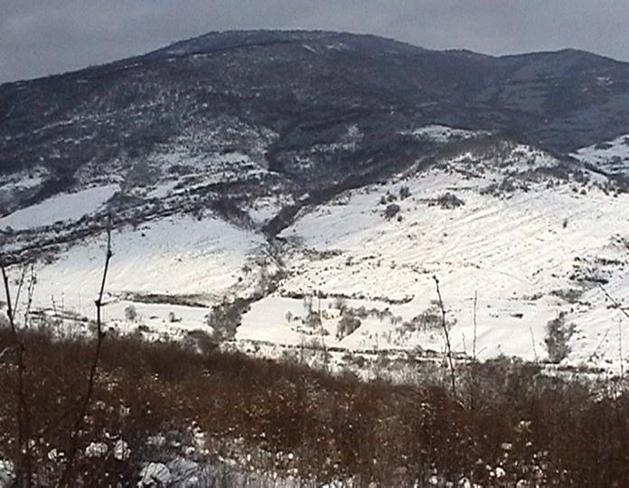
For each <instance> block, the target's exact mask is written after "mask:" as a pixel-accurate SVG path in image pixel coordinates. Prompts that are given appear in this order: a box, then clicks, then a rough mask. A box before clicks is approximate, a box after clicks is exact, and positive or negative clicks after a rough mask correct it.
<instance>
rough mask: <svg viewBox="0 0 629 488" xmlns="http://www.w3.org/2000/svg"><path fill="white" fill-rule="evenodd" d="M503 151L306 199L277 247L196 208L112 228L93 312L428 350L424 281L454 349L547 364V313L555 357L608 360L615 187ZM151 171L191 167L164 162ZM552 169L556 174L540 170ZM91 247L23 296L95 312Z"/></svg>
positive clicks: (16, 217)
mask: <svg viewBox="0 0 629 488" xmlns="http://www.w3.org/2000/svg"><path fill="white" fill-rule="evenodd" d="M422 130H423V132H422V131H420V132H418V133H417V135H418V136H422V137H423V136H426V137H431V138H436V139H438V140H442V139H444V138H445V139H448V138H451V137H458V138H468V137H473V135H474V134H473V133H467V132H465V131H463V132H462V131H458V130H455V129H449V128H445V127H441V126H429V127H427V128H423V129H422ZM415 132H417V131H415ZM445 139H444V140H445ZM505 147H507V149H508V150H502V152H500V151H499V152H498V153H491V155H490V156H479V155H477V154H473V153H472V152H465V153H464V154H460V155H459V156H456V157H451V159H448V160H445V161H441V162H440V163H439V164H436V165H435V166H434V167H432V168H431V169H430V170H423V171H416V170H410V171H407V172H405V173H404V174H403V175H400V176H398V177H396V178H393V179H391V180H390V181H387V182H384V183H381V184H376V185H371V186H367V187H363V188H360V189H357V190H352V191H348V192H345V193H343V194H341V195H339V196H338V197H337V198H335V199H334V200H333V201H330V202H328V203H327V204H324V205H319V206H317V207H314V208H309V207H308V208H304V209H302V211H301V212H300V214H298V217H297V219H296V221H295V222H294V223H293V225H291V226H290V227H288V228H286V229H284V231H283V232H282V233H281V234H280V235H279V236H278V237H279V239H280V241H281V242H282V244H281V245H280V246H279V247H278V246H277V245H276V244H274V243H270V242H269V241H267V239H266V237H265V236H263V235H262V233H261V232H260V231H259V230H256V229H245V228H243V227H239V226H237V225H236V224H232V223H229V222H227V221H225V220H223V218H221V217H219V216H218V215H215V214H210V213H209V212H206V213H205V214H204V216H202V217H201V216H200V215H196V216H195V217H193V216H191V215H177V214H174V215H171V216H169V217H160V218H154V219H153V220H149V221H147V222H144V223H142V224H139V225H136V226H132V225H125V226H123V227H121V228H118V229H116V230H115V231H114V233H113V236H112V240H113V251H114V256H113V259H112V261H111V268H110V271H109V275H108V282H107V307H106V308H105V318H106V320H107V321H108V322H109V325H111V326H115V327H118V328H119V329H120V330H121V331H123V332H133V331H135V330H137V329H141V330H142V332H143V333H145V334H147V335H149V336H152V337H159V336H162V335H168V336H171V337H184V336H185V335H186V334H187V333H188V332H189V331H191V330H195V329H204V330H210V329H209V328H208V326H207V325H206V315H207V313H208V312H209V307H211V306H212V305H215V304H217V303H219V302H221V301H222V300H223V298H224V297H232V298H233V297H241V298H245V299H251V300H253V301H252V303H251V306H250V308H249V310H248V311H247V312H246V313H244V315H243V317H242V325H241V326H240V327H239V329H238V332H237V335H236V338H235V339H236V344H237V345H239V346H238V347H242V348H243V349H247V348H249V347H250V346H251V344H256V343H258V344H264V345H265V346H264V347H266V346H268V345H276V346H277V347H278V348H280V349H281V348H282V347H289V348H295V347H303V346H313V347H321V346H324V347H330V348H334V349H335V350H342V351H343V350H347V351H354V352H360V351H383V350H391V351H413V352H419V353H422V354H440V353H442V352H443V351H444V347H445V345H444V335H443V331H442V329H441V327H440V310H439V308H438V305H437V303H436V300H437V291H436V284H435V280H434V277H437V278H438V280H439V284H440V291H441V293H442V296H443V302H444V306H445V308H446V310H447V314H446V317H447V323H448V327H449V330H450V336H451V340H452V346H453V348H454V350H455V351H456V352H458V353H465V354H467V355H474V354H475V355H477V356H478V357H480V358H490V357H495V356H498V355H501V354H504V355H509V356H510V355H515V356H519V357H522V358H525V359H528V360H545V359H546V358H547V357H548V347H547V344H546V341H545V340H546V338H547V336H548V324H549V323H551V322H553V321H554V323H555V325H556V326H557V327H559V328H560V329H561V330H562V331H563V333H565V335H566V337H567V338H568V344H569V346H570V351H569V353H568V355H567V358H565V359H563V364H573V365H588V366H605V367H609V368H611V369H615V370H618V369H619V367H620V361H621V358H625V357H628V356H629V340H625V341H624V342H623V341H622V337H621V334H622V324H623V322H622V321H623V319H624V318H625V317H624V316H623V315H622V313H621V311H620V310H619V309H618V308H617V307H616V306H615V305H614V304H613V303H612V302H611V300H610V299H609V297H610V296H611V297H613V298H614V299H615V300H618V301H619V302H621V303H622V304H623V306H625V304H626V300H627V297H628V296H629V273H628V266H629V216H628V214H627V212H626V209H627V208H629V195H628V194H626V193H614V192H610V191H609V188H607V187H605V185H604V184H601V178H603V177H602V176H601V175H598V174H596V173H593V172H587V171H586V172H585V177H581V178H579V179H570V178H566V177H565V174H564V175H563V176H561V175H560V173H561V171H559V170H558V164H559V162H558V161H557V160H555V159H554V158H552V157H551V156H549V155H547V154H545V153H543V152H541V151H538V150H535V149H532V148H530V147H527V146H523V145H513V144H512V145H507V146H505ZM502 149H504V147H503V148H502ZM466 151H467V150H466ZM230 158H231V159H233V161H232V160H230ZM234 158H235V159H234ZM236 159H237V161H236ZM245 159H246V158H244V159H243V157H241V155H237V154H231V155H228V156H225V158H224V162H225V164H226V165H227V166H229V164H236V166H238V167H239V168H240V165H241V164H250V161H249V160H247V161H245ZM163 164H171V165H173V166H177V167H179V166H182V165H187V166H189V167H191V168H192V167H194V168H196V169H199V168H197V166H199V165H201V166H202V165H203V164H205V163H203V164H202V163H201V162H200V161H199V160H191V161H184V160H182V159H181V157H180V155H172V156H170V160H169V161H165V162H163ZM258 168H259V167H258ZM549 168H550V169H552V170H553V171H555V170H557V171H558V173H557V175H554V173H553V172H552V171H551V172H550V174H549V173H543V175H542V173H539V172H538V170H540V169H549ZM196 169H195V172H196ZM220 171H222V170H220ZM220 171H219V172H220ZM540 175H542V176H540ZM222 176H225V175H224V174H223V175H222ZM212 177H213V176H212ZM177 181H178V180H177V179H176V178H174V177H173V178H172V181H169V180H168V181H167V180H164V179H161V180H159V182H158V183H157V184H155V185H153V186H150V185H149V186H148V187H147V188H146V189H145V196H146V192H148V196H149V197H150V198H163V197H166V196H169V195H171V196H172V195H173V194H174V193H175V192H176V191H177V190H175V186H176V184H177ZM118 189H119V187H118V186H117V185H108V186H104V187H97V188H90V189H87V190H84V191H82V192H79V193H75V194H67V195H66V194H62V195H58V196H56V197H52V198H50V199H48V200H46V201H44V202H42V203H41V204H38V205H35V206H32V207H28V208H25V209H22V210H19V211H17V212H14V213H13V214H11V215H8V216H6V217H4V218H3V219H0V225H5V226H6V225H11V226H14V227H15V228H16V229H20V228H23V227H24V228H28V227H37V226H40V225H44V224H46V223H52V222H56V221H58V220H65V221H72V220H73V219H78V218H81V217H82V216H83V215H86V214H90V213H92V212H95V211H97V210H98V209H99V208H101V207H102V205H103V204H104V202H106V201H107V200H108V199H109V198H110V197H111V196H112V195H113V194H114V193H115V192H116V191H118ZM178 198H185V195H183V194H182V195H180V196H179V197H178ZM289 203H292V200H291V198H289V197H287V196H286V195H278V196H277V197H274V196H270V197H266V196H263V197H261V198H258V199H257V200H255V199H254V200H252V202H251V205H250V206H249V207H246V208H244V210H245V211H247V212H249V214H250V217H251V220H252V221H253V222H255V223H257V224H258V225H261V224H262V223H264V222H266V221H268V219H270V218H271V217H272V216H273V215H275V214H276V213H277V212H278V211H279V210H280V209H281V206H282V205H285V204H289ZM104 251H105V235H104V234H100V235H92V236H91V237H89V238H88V239H87V240H85V242H76V241H73V242H72V243H70V244H68V245H67V246H66V248H65V251H64V252H62V253H61V254H60V255H58V256H56V258H55V259H54V260H52V261H51V260H48V262H40V263H38V265H37V266H36V273H37V278H38V283H37V286H36V289H35V296H34V304H35V306H36V307H38V308H44V309H48V310H53V311H55V310H56V311H58V310H63V311H65V312H68V313H70V314H76V315H77V316H79V317H81V316H84V317H92V316H93V313H94V305H93V300H94V298H95V296H96V293H97V290H98V286H99V284H100V276H101V273H102V266H103V262H104ZM278 270H281V271H282V272H283V274H282V275H281V279H278V281H277V282H276V285H277V287H271V288H272V289H274V290H275V291H273V293H271V294H270V295H269V294H266V296H264V297H262V298H261V299H260V297H259V293H260V289H261V288H260V283H261V282H264V281H265V280H267V281H268V278H269V275H272V274H274V273H275V272H276V271H278ZM278 276H279V275H278ZM254 291H255V293H254ZM254 296H255V299H252V297H254ZM130 305H133V307H134V308H135V312H136V313H135V314H134V315H135V316H134V317H133V319H130V318H129V317H128V313H127V309H128V307H129V306H130ZM347 324H351V326H348V325H347ZM619 324H620V325H619Z"/></svg>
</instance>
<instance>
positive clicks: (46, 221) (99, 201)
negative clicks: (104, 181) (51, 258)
mask: <svg viewBox="0 0 629 488" xmlns="http://www.w3.org/2000/svg"><path fill="white" fill-rule="evenodd" d="M29 184H30V183H29ZM119 189H120V187H119V186H118V185H105V186H97V187H94V188H88V189H86V190H82V191H79V192H76V193H60V194H58V195H55V196H53V197H50V198H48V199H46V200H44V201H42V202H40V203H38V204H36V205H32V206H30V207H26V208H24V209H21V210H17V211H16V212H13V213H11V214H9V215H6V216H4V217H2V218H0V229H1V228H3V227H5V228H6V227H11V228H13V229H14V230H21V229H32V228H35V227H42V226H47V225H52V224H54V223H55V222H71V221H74V220H78V219H80V218H81V217H83V216H84V215H89V214H91V213H94V212H95V211H97V210H98V209H99V208H101V207H102V205H103V204H104V203H105V202H107V200H109V199H110V198H111V197H112V196H113V195H114V194H115V193H116V192H117V191H118V190H119Z"/></svg>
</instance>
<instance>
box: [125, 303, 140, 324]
mask: <svg viewBox="0 0 629 488" xmlns="http://www.w3.org/2000/svg"><path fill="white" fill-rule="evenodd" d="M124 318H125V319H126V320H127V321H129V322H135V321H136V320H137V318H138V311H137V310H136V309H135V305H133V304H131V305H128V306H127V307H126V308H125V309H124Z"/></svg>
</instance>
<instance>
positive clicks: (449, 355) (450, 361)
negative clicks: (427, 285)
mask: <svg viewBox="0 0 629 488" xmlns="http://www.w3.org/2000/svg"><path fill="white" fill-rule="evenodd" d="M432 278H433V280H435V287H436V288H437V297H438V298H439V309H440V310H441V328H442V329H443V335H444V337H445V340H446V356H447V358H448V365H449V366H450V382H451V387H452V394H453V395H454V396H455V397H456V371H455V369H454V360H453V358H452V344H451V343H450V332H449V331H448V324H447V321H446V309H445V307H444V305H443V298H442V297H441V289H440V288H439V280H438V279H437V276H433V277H432Z"/></svg>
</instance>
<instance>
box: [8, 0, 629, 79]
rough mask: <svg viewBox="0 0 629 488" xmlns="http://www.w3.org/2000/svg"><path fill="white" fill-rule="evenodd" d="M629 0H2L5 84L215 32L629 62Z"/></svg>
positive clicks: (110, 59)
mask: <svg viewBox="0 0 629 488" xmlns="http://www.w3.org/2000/svg"><path fill="white" fill-rule="evenodd" d="M628 26H629V0H415V1H413V0H0V83H1V82H5V81H12V80H18V79H24V78H32V77H36V76H43V75H47V74H52V73H59V72H63V71H68V70H72V69H78V68H81V67H84V66H87V65H90V64H98V63H103V62H106V61H112V60H115V59H120V58H124V57H127V56H130V55H133V54H140V53H143V52H147V51H150V50H153V49H156V48H158V47H161V46H163V45H166V44H168V43H170V42H173V41H176V40H181V39H186V38H189V37H192V36H196V35H199V34H203V33H206V32H209V31H217V30H218V31H220V30H230V29H259V28H260V29H261V28H265V29H302V28H303V29H326V30H337V31H349V32H361V33H371V34H378V35H383V36H386V37H393V38H396V39H399V40H402V41H407V42H410V43H412V44H416V45H419V46H423V47H427V48H434V49H447V48H467V49H471V50H474V51H479V52H483V53H487V54H511V53H520V52H527V51H542V50H554V49H561V48H565V47H574V48H578V49H585V50H588V51H593V52H596V53H598V54H603V55H606V56H610V57H613V58H616V59H620V60H625V61H629V38H628Z"/></svg>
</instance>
